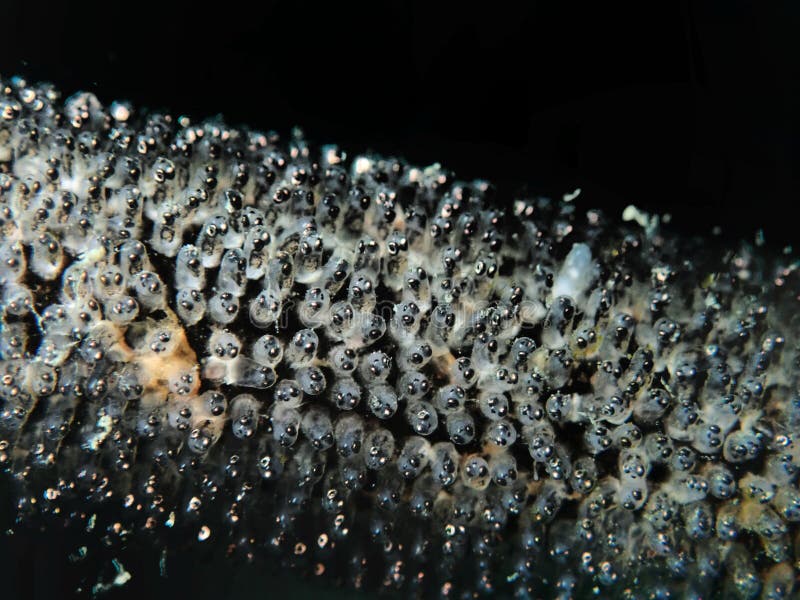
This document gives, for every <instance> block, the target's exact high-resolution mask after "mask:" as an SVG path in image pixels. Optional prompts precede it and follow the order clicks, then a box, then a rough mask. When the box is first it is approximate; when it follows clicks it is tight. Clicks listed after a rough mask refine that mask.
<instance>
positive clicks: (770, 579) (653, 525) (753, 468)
mask: <svg viewBox="0 0 800 600" xmlns="http://www.w3.org/2000/svg"><path fill="white" fill-rule="evenodd" d="M570 200H571V198H567V199H565V200H564V201H550V200H547V199H542V198H524V197H521V198H519V199H517V200H515V201H514V202H513V203H507V205H506V206H504V205H503V204H502V203H501V202H499V201H498V200H497V199H496V198H495V195H494V188H493V187H492V186H491V185H490V184H488V183H486V182H483V181H475V182H470V183H466V182H459V181H458V180H455V179H454V178H453V175H452V174H451V173H450V172H448V171H447V170H445V169H444V168H442V167H441V166H440V165H438V164H436V165H433V166H430V167H427V168H424V169H421V168H417V167H413V166H411V165H409V164H407V163H406V162H404V161H402V160H400V159H394V158H383V157H379V156H376V155H373V154H365V155H362V156H357V157H355V158H352V159H351V158H350V157H348V156H347V155H346V154H345V152H344V151H342V150H341V149H340V148H338V147H336V146H322V147H315V146H313V145H311V144H309V143H307V142H306V141H305V140H304V138H303V136H302V134H301V133H300V132H299V131H294V132H293V133H292V135H291V136H290V139H289V140H288V141H287V142H283V141H281V140H279V138H278V136H277V135H276V134H274V133H261V132H257V131H251V130H247V129H235V128H230V127H227V126H226V125H225V124H224V123H222V122H221V121H219V120H212V121H208V122H204V123H202V124H199V125H196V124H193V123H191V122H190V121H189V119H187V118H183V117H182V118H178V119H175V118H173V117H171V116H170V115H167V114H159V113H142V114H139V113H136V112H135V111H134V110H133V108H132V107H131V106H129V105H127V104H124V103H113V104H112V105H111V106H110V107H108V108H105V107H103V106H102V105H101V104H100V102H99V101H98V100H97V98H96V97H95V96H94V95H92V94H89V93H81V94H77V95H75V96H72V97H70V98H69V99H67V100H66V101H62V100H61V98H60V94H59V93H58V91H57V90H55V89H54V88H53V87H52V86H49V85H30V84H27V83H26V82H25V81H23V80H22V79H20V78H14V79H11V80H0V308H1V309H2V324H1V326H2V329H1V330H0V411H1V412H0V465H1V466H2V469H3V471H4V472H5V474H6V477H7V478H8V479H9V480H10V481H11V484H12V485H13V488H14V490H15V494H16V496H17V498H18V502H17V511H18V516H17V523H18V524H19V525H20V526H22V525H24V524H26V523H31V522H34V523H35V522H39V521H48V522H50V521H52V520H56V521H58V522H60V523H61V527H62V528H63V527H64V526H75V527H82V528H86V527H87V526H88V524H91V527H92V528H93V529H94V530H95V531H96V532H97V535H98V537H100V538H102V539H103V540H104V543H106V544H108V545H113V544H118V545H124V544H125V542H126V540H127V539H130V538H131V537H132V536H143V537H144V538H145V539H151V538H152V543H153V545H155V546H159V545H163V544H167V543H168V540H167V538H168V536H167V533H166V532H168V531H169V532H173V534H174V532H175V531H180V532H183V533H182V536H183V539H185V540H186V545H187V546H188V547H189V548H191V546H192V545H197V544H201V543H206V544H211V543H216V544H221V545H224V546H226V547H229V548H230V552H232V553H237V554H239V555H242V556H245V557H247V558H249V559H253V560H259V557H260V556H262V555H265V556H268V557H270V559H269V561H270V563H271V564H274V565H280V567H281V568H283V567H295V568H296V570H298V571H299V572H301V573H308V574H311V575H321V576H324V577H328V578H330V581H331V583H337V584H338V583H344V584H345V585H348V586H354V587H356V588H364V589H386V588H388V589H392V590H399V591H400V592H401V593H402V594H407V595H410V596H437V595H441V596H445V597H459V598H461V597H473V596H475V595H482V594H491V593H492V592H495V593H497V594H498V595H500V596H504V597H508V596H510V595H512V594H513V595H515V597H519V598H527V597H533V598H538V597H559V598H568V597H572V596H576V597H577V596H582V595H585V594H602V595H606V596H622V597H629V598H649V597H656V598H661V597H665V598H666V597H697V598H701V597H702V598H707V597H713V595H714V594H717V595H721V596H725V597H740V598H757V597H763V598H784V597H787V598H788V597H791V596H792V594H793V593H794V591H793V590H795V589H796V587H797V586H796V580H797V577H798V567H797V564H798V563H797V561H798V560H799V559H800V527H798V521H800V493H799V492H798V489H797V475H798V464H800V463H799V462H798V461H800V446H799V445H798V444H800V440H795V438H797V437H798V435H800V432H799V431H798V428H799V427H800V394H798V373H799V372H800V371H799V370H798V360H799V359H800V347H799V346H798V343H799V342H800V337H798V333H800V332H799V331H798V330H799V329H800V328H799V327H798V317H797V315H796V313H797V309H798V307H799V305H800V302H798V293H799V292H800V277H799V276H798V270H797V266H798V263H797V262H795V261H794V259H793V258H792V257H790V256H789V254H790V252H789V251H788V250H787V252H785V253H784V254H783V255H780V256H771V255H770V254H769V253H768V252H767V251H766V249H764V248H760V247H754V246H752V245H748V244H741V245H740V246H738V247H735V248H729V249H722V250H719V249H717V248H715V247H714V246H713V245H712V244H710V243H709V242H708V240H699V239H687V238H685V237H681V236H680V235H678V234H675V233H673V232H670V231H667V230H665V229H664V228H663V227H660V224H659V220H658V218H657V217H652V216H649V215H646V214H644V213H641V212H640V211H637V210H636V209H632V208H631V209H630V210H629V211H626V221H617V219H616V218H610V217H607V216H605V215H604V214H603V213H602V212H601V211H599V210H589V211H585V210H578V208H577V206H576V204H575V202H572V201H570ZM628 221H630V222H628ZM796 441H797V442H798V443H795V442H796ZM147 536H149V537H147ZM174 538H175V536H174V535H173V536H172V538H170V539H172V540H173V541H172V542H169V543H174ZM134 576H135V574H134Z"/></svg>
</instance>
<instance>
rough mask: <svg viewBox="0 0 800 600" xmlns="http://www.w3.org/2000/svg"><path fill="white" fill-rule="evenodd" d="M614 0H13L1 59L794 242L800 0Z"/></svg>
mask: <svg viewBox="0 0 800 600" xmlns="http://www.w3.org/2000/svg"><path fill="white" fill-rule="evenodd" d="M608 4H609V3H586V5H583V4H578V3H574V2H550V3H544V2H527V3H524V4H523V3H519V4H509V5H505V3H500V2H495V3H481V5H480V6H479V7H476V8H469V7H467V6H466V3H433V2H424V1H419V2H416V1H413V2H397V1H387V2H373V3H369V4H361V3H350V2H312V1H295V2H276V1H274V0H267V1H264V2H260V3H258V4H257V5H254V6H244V5H241V4H238V3H235V2H214V3H212V4H211V6H209V7H204V6H202V5H201V3H199V2H198V3H196V4H194V5H175V3H171V2H167V1H164V2H162V3H161V4H149V5H148V4H145V3H142V2H138V1H131V0H120V1H118V2H103V3H101V4H97V5H92V4H91V3H85V2H59V3H52V4H48V3H42V2H36V1H24V0H23V1H19V0H14V1H12V2H11V3H10V4H9V3H8V2H5V3H4V6H3V10H2V20H3V24H2V35H1V36H0V73H3V74H4V75H10V74H14V73H20V74H23V75H25V76H26V77H28V78H29V79H46V80H49V81H53V82H55V83H56V84H58V85H59V86H61V87H62V89H63V90H64V91H65V92H67V93H71V92H74V91H76V90H79V89H82V88H88V89H90V90H93V91H95V93H97V94H98V96H99V97H100V98H101V99H102V100H103V101H104V102H110V101H111V100H112V99H115V98H123V99H129V100H131V101H133V102H134V103H136V104H137V105H139V106H149V107H159V108H161V107H163V108H166V109H169V110H170V111H174V112H178V113H187V114H189V115H191V116H193V117H204V116H210V115H215V114H217V113H222V114H223V115H224V116H225V117H226V119H227V120H228V122H229V123H232V124H238V123H247V124H250V125H252V126H254V127H257V128H261V129H275V130H277V131H279V132H282V133H287V132H288V131H289V129H290V128H291V127H292V126H293V125H301V126H302V127H303V128H304V129H305V132H306V135H307V136H308V137H309V138H310V139H312V140H314V141H318V142H337V143H341V144H343V145H344V146H345V147H346V148H347V149H350V150H352V151H360V150H364V149H366V148H372V149H375V150H377V151H380V152H383V153H389V154H400V155H403V156H405V157H407V158H408V159H409V160H411V161H412V162H414V163H416V164H429V163H430V162H433V161H440V162H442V163H443V164H444V165H445V166H447V167H449V168H451V169H453V170H455V171H456V172H457V173H458V174H459V175H460V176H462V177H465V178H474V177H482V178H488V179H491V180H493V181H495V182H496V183H498V184H499V185H500V186H501V189H502V190H503V191H504V193H506V194H507V195H508V196H510V195H511V194H512V193H513V192H514V191H515V190H517V189H519V186H520V185H521V184H530V189H531V190H533V191H536V192H542V193H545V194H549V195H552V196H555V197H558V196H560V195H561V194H562V193H563V192H565V191H571V190H572V189H574V188H575V187H581V188H582V189H583V191H584V194H585V198H586V201H587V202H588V203H589V204H592V205H595V206H601V207H606V208H607V209H608V210H609V211H610V212H611V211H618V210H621V209H622V208H623V207H624V206H626V205H627V204H629V203H634V204H636V205H639V206H646V207H649V208H651V209H652V210H656V211H659V212H671V213H673V214H674V215H675V217H676V221H677V223H676V227H679V228H685V229H687V230H690V231H696V232H701V233H704V232H705V233H707V232H708V231H709V230H710V229H711V227H712V226H713V225H715V224H720V225H722V226H723V227H724V231H725V234H726V235H728V236H731V238H734V237H740V236H746V237H751V236H752V234H753V233H754V231H755V230H756V229H757V228H758V227H762V226H763V227H764V228H765V230H766V232H767V239H768V242H770V243H772V244H774V245H776V247H780V246H779V245H783V244H786V243H791V242H792V238H793V237H796V236H794V231H795V224H794V221H795V220H794V219H793V218H787V216H788V215H787V211H790V210H792V209H793V206H794V199H795V197H796V196H797V193H798V191H800V186H798V175H797V169H796V167H797V166H798V160H800V137H799V136H798V134H800V131H799V130H798V120H797V117H796V114H797V110H798V106H800V93H799V92H800V63H798V45H797V44H798V42H797V41H796V39H797V37H796V35H795V32H796V31H797V30H798V25H800V19H799V18H798V17H800V5H798V4H797V3H793V2H788V1H786V2H762V3H755V2H753V3H751V2H740V1H735V0H724V1H718V2H710V3H704V2H663V3H650V2H644V3H622V4H620V3H611V4H612V5H613V6H609V5H608ZM650 5H659V6H660V8H653V7H651V6H650ZM644 7H647V8H644Z"/></svg>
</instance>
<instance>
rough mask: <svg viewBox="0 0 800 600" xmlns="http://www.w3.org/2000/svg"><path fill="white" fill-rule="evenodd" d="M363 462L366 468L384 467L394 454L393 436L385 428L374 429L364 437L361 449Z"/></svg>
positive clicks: (376, 468)
mask: <svg viewBox="0 0 800 600" xmlns="http://www.w3.org/2000/svg"><path fill="white" fill-rule="evenodd" d="M362 456H363V457H364V464H366V466H367V468H368V469H373V470H378V469H382V468H383V467H385V466H386V465H387V464H388V463H389V462H390V461H391V460H392V458H393V456H394V437H393V436H392V434H391V432H390V431H388V430H387V429H376V430H374V431H372V432H370V433H368V434H367V436H366V437H365V438H364V446H363V449H362Z"/></svg>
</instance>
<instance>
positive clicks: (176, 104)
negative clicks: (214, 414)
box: [0, 0, 800, 599]
mask: <svg viewBox="0 0 800 600" xmlns="http://www.w3.org/2000/svg"><path fill="white" fill-rule="evenodd" d="M2 13H3V15H2V16H3V22H4V23H5V24H7V27H6V28H5V30H4V31H3V33H2V35H1V36H0V73H2V74H3V75H4V76H5V75H11V74H14V73H20V74H22V75H24V76H27V77H29V78H31V79H46V80H50V81H53V82H54V83H56V84H57V85H58V86H59V87H61V88H62V89H63V90H64V91H65V92H67V93H70V92H73V91H76V90H77V89H81V88H88V89H91V90H92V91H94V92H95V93H96V94H97V95H98V96H99V97H100V98H101V99H102V100H104V101H110V100H111V99H113V98H124V99H130V100H132V101H133V102H134V103H135V104H137V105H142V106H155V107H167V108H168V109H171V110H173V111H177V112H185V113H188V114H191V115H193V116H198V117H202V116H208V115H213V114H216V113H223V114H224V115H225V116H226V118H227V119H228V121H230V122H232V123H247V124H249V125H252V126H254V127H258V128H275V129H277V130H279V131H281V132H284V133H285V132H287V131H288V130H289V128H290V127H291V126H293V125H295V124H301V125H302V126H303V127H304V128H305V130H306V134H307V135H308V137H309V138H311V139H313V140H317V141H321V142H328V141H335V142H338V143H342V144H343V145H344V146H345V148H347V149H350V150H353V151H358V150H362V149H365V148H373V149H375V150H378V151H379V152H383V153H387V154H391V153H395V154H401V155H403V156H406V157H407V158H408V159H409V160H411V161H412V162H415V163H418V164H427V163H430V162H432V161H437V160H438V161H441V162H443V163H444V164H445V165H446V166H448V167H450V168H452V169H454V170H455V171H456V172H457V173H458V174H459V175H461V176H463V177H465V178H472V177H484V178H488V179H491V180H493V181H494V182H496V183H497V184H498V185H499V186H500V190H501V198H504V199H506V200H510V199H512V198H513V194H514V192H515V190H517V189H520V188H521V187H526V186H527V187H528V188H529V189H531V190H535V191H537V192H541V193H545V194H550V195H553V196H554V197H558V196H560V195H561V194H562V193H563V192H567V191H571V190H573V189H575V188H577V187H580V188H582V190H583V194H582V197H581V202H582V203H584V204H585V205H588V206H600V207H603V208H604V209H606V210H607V212H608V213H610V214H615V213H616V214H618V213H619V212H620V211H621V210H622V208H623V207H624V206H626V205H627V204H630V203H634V204H636V205H638V206H642V207H644V208H647V209H649V210H654V211H657V212H670V213H672V214H673V216H674V219H673V223H674V227H676V228H677V229H683V230H685V231H686V232H687V233H704V232H705V233H707V232H709V231H710V230H711V228H712V227H713V226H715V225H721V226H722V236H723V237H726V238H730V239H736V238H738V237H748V238H752V236H753V235H754V234H755V232H756V230H757V229H759V228H762V229H763V230H764V231H765V233H766V239H767V243H768V244H769V245H771V246H772V247H774V248H780V247H782V246H783V245H785V244H790V243H797V242H798V241H800V240H798V236H797V233H796V225H795V222H794V221H793V220H792V219H786V218H784V217H785V214H786V213H785V211H786V209H787V206H788V205H789V202H788V199H791V198H796V197H797V196H798V192H800V181H799V180H798V176H797V173H800V168H798V167H800V165H799V164H798V162H800V147H799V146H798V141H797V140H798V139H800V127H798V121H797V117H796V116H795V115H796V107H797V106H798V101H800V93H798V92H799V91H800V90H799V87H800V84H799V83H798V82H800V77H798V75H800V73H798V66H797V65H798V64H800V62H799V61H798V60H797V58H798V56H797V55H798V51H797V46H796V42H795V41H794V38H793V32H794V31H796V28H797V25H798V24H800V23H799V22H798V14H799V13H800V8H799V7H798V5H797V4H792V3H789V2H778V3H770V5H769V6H768V7H767V6H761V5H759V6H750V5H749V4H747V3H743V2H712V3H708V4H706V5H704V6H702V7H700V6H694V3H690V2H680V3H674V4H673V5H671V6H669V7H664V8H662V9H659V10H650V9H648V10H645V9H643V8H641V7H640V6H638V5H637V4H634V3H631V5H630V6H622V7H619V6H618V7H616V8H613V9H610V8H609V7H606V6H603V7H600V8H598V7H595V8H591V9H588V10H587V9H577V8H575V7H572V6H570V7H567V6H563V7H560V6H558V5H557V3H553V5H550V6H545V5H544V3H537V2H529V3H525V7H524V8H523V7H512V8H507V9H501V8H496V9H487V8H486V7H483V8H480V9H471V8H467V7H465V6H463V5H456V4H453V5H451V6H446V5H439V6H436V7H431V6H429V4H428V3H425V2H409V3H400V2H389V3H380V4H379V5H370V6H365V7H360V6H356V5H350V4H348V6H343V5H342V3H325V4H319V5H318V4H317V3H312V2H297V3H292V4H288V3H286V4H284V3H280V2H275V1H267V2H262V3H260V4H259V6H258V7H257V8H251V7H245V6H244V5H237V4H230V5H225V6H219V7H216V8H214V9H204V8H200V7H199V5H197V6H193V7H192V6H189V7H185V8H173V7H169V6H166V3H162V4H160V5H152V6H148V5H147V4H146V3H141V2H136V3H133V2H121V3H118V4H115V5H110V4H107V3H100V4H98V5H95V6H93V5H91V4H81V5H80V6H74V5H73V4H72V3H52V5H51V4H47V3H40V2H23V1H17V0H14V1H11V2H6V3H4V5H3V7H2ZM9 24H10V25H9ZM0 501H2V504H0V507H1V508H0V532H2V531H5V530H6V529H8V528H9V527H10V526H11V525H12V523H11V518H12V517H11V514H12V511H11V506H10V498H9V495H8V491H7V489H6V487H5V483H2V484H0ZM81 543H82V538H81V536H79V535H76V534H70V535H69V536H67V535H64V534H63V533H59V532H58V530H52V529H51V530H48V531H47V532H44V533H41V532H34V531H28V530H21V531H18V532H16V533H15V534H14V535H11V536H8V535H3V534H1V533H0V582H2V584H0V585H1V586H2V588H1V589H0V598H43V599H44V598H47V599H52V598H61V597H65V596H66V595H67V594H68V593H71V592H72V591H74V589H75V588H76V587H77V586H78V585H80V574H81V573H93V572H95V571H96V562H95V561H97V560H98V557H97V556H95V555H89V556H87V558H86V559H85V560H84V561H83V563H81V564H79V565H78V566H76V565H75V564H74V563H73V562H71V561H70V559H69V555H70V554H72V553H74V552H75V551H76V549H77V547H79V546H80V545H81ZM223 554H224V548H221V547H219V546H218V545H214V544H209V545H208V546H207V547H203V548H200V549H199V550H198V551H197V552H193V553H192V554H191V555H186V554H183V555H180V554H179V555H176V556H167V559H166V576H162V575H161V574H160V567H159V560H160V558H161V557H160V555H159V554H158V552H156V551H154V550H153V549H152V548H149V547H148V546H147V545H146V544H143V545H141V546H132V547H130V548H129V549H128V551H127V555H126V557H125V558H123V559H121V562H122V564H123V565H124V566H125V568H126V569H128V570H129V571H131V572H132V573H133V579H132V580H131V581H129V582H128V583H127V584H126V585H125V586H123V587H121V588H117V589H114V590H112V591H110V592H109V593H108V594H107V595H106V597H108V598H123V597H131V598H132V597H149V598H184V597H185V598H197V599H200V598H216V599H221V598H249V597H262V596H264V595H265V591H268V592H269V595H268V596H267V597H269V598H295V599H300V598H306V597H308V598H319V597H325V598H363V597H365V596H364V595H363V594H356V593H352V592H347V591H341V590H332V589H330V587H329V586H325V585H322V584H315V583H313V582H310V583H309V582H303V583H299V582H298V581H297V579H296V578H295V577H294V576H293V575H292V574H288V573H286V574H284V573H278V574H275V573H269V572H266V571H268V569H267V570H265V569H264V568H263V567H247V566H242V565H238V564H231V563H230V562H229V561H226V560H224V558H223ZM103 558H104V559H105V560H104V564H106V565H107V564H108V561H109V560H110V558H111V557H110V556H106V557H103Z"/></svg>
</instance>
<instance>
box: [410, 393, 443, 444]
mask: <svg viewBox="0 0 800 600" xmlns="http://www.w3.org/2000/svg"><path fill="white" fill-rule="evenodd" d="M405 417H406V421H407V422H408V424H409V425H410V426H411V429H413V430H414V433H416V434H418V435H422V436H427V435H431V434H432V433H433V432H434V431H436V428H437V427H438V426H439V417H438V416H437V414H436V410H435V409H434V408H433V405H431V403H430V402H425V401H424V400H414V401H411V402H409V403H408V405H407V406H406V410H405Z"/></svg>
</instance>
